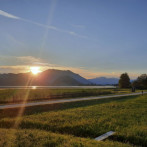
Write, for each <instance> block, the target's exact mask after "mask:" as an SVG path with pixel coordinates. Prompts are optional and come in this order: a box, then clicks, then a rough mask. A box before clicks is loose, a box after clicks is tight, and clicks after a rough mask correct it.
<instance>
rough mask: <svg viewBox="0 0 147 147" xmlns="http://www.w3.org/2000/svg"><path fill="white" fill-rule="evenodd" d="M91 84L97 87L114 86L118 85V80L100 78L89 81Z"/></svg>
mask: <svg viewBox="0 0 147 147" xmlns="http://www.w3.org/2000/svg"><path fill="white" fill-rule="evenodd" d="M89 81H90V82H92V83H94V84H97V85H114V84H118V81H119V79H118V78H106V77H98V78H94V79H89Z"/></svg>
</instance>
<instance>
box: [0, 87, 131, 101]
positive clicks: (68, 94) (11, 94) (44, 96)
mask: <svg viewBox="0 0 147 147" xmlns="http://www.w3.org/2000/svg"><path fill="white" fill-rule="evenodd" d="M129 92H130V89H97V88H94V89H2V90H0V104H4V103H18V102H22V101H24V100H26V101H41V100H49V99H63V98H76V97H86V96H99V95H108V94H109V95H110V94H119V93H129Z"/></svg>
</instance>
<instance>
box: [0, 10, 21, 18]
mask: <svg viewBox="0 0 147 147" xmlns="http://www.w3.org/2000/svg"><path fill="white" fill-rule="evenodd" d="M0 15H2V16H4V17H8V18H12V19H20V18H19V17H17V16H14V15H12V14H9V13H7V12H4V11H2V10H0Z"/></svg>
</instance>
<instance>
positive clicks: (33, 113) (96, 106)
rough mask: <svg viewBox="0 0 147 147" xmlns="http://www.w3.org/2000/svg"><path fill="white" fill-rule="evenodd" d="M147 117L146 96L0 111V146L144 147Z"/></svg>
mask: <svg viewBox="0 0 147 147" xmlns="http://www.w3.org/2000/svg"><path fill="white" fill-rule="evenodd" d="M146 116H147V95H144V96H128V97H120V98H110V99H105V100H103V99H101V100H91V101H83V102H74V103H64V104H54V105H45V106H35V107H28V108H25V109H24V110H23V109H21V108H20V109H18V108H17V109H13V111H12V110H11V109H6V110H0V128H1V129H0V146H9V145H10V144H12V146H13V145H14V146H30V147H31V146H51V147H52V146H75V147H77V146H80V147H82V146H84V147H85V146H88V147H89V146H103V147H105V146H116V147H119V146H122V147H123V146H124V147H125V146H144V147H145V146H147V117H146ZM110 130H111V131H115V132H116V134H115V135H113V136H111V137H110V138H108V139H106V140H105V141H100V142H97V141H95V140H94V138H95V137H97V136H99V135H101V134H104V133H106V132H108V131H110ZM8 138H9V139H8Z"/></svg>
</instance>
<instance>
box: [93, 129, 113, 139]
mask: <svg viewBox="0 0 147 147" xmlns="http://www.w3.org/2000/svg"><path fill="white" fill-rule="evenodd" d="M113 134H115V132H113V131H109V132H107V133H105V134H103V135H101V136H99V137H97V138H95V140H96V141H101V140H104V139H106V138H108V137H109V136H111V135H113Z"/></svg>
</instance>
